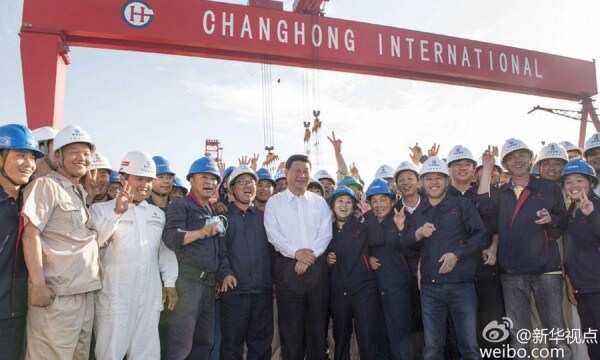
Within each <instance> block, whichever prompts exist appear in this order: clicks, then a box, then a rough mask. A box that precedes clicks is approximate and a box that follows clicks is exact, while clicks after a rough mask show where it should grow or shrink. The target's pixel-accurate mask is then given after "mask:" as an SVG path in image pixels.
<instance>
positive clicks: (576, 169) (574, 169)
mask: <svg viewBox="0 0 600 360" xmlns="http://www.w3.org/2000/svg"><path fill="white" fill-rule="evenodd" d="M572 174H580V175H586V176H588V177H589V178H590V181H591V182H592V184H593V185H594V186H595V185H597V184H598V178H597V177H596V171H595V170H594V168H593V167H592V165H590V163H588V162H587V161H585V160H583V159H582V158H574V159H571V160H569V162H567V164H566V165H565V167H563V171H562V175H561V176H560V182H561V183H564V181H565V178H566V177H567V176H568V175H572Z"/></svg>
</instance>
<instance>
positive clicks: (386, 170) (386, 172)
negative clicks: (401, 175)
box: [375, 165, 394, 179]
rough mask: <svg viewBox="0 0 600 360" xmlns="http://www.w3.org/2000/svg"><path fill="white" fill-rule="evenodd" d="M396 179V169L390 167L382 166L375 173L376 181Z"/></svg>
mask: <svg viewBox="0 0 600 360" xmlns="http://www.w3.org/2000/svg"><path fill="white" fill-rule="evenodd" d="M393 177H394V168H393V167H391V166H389V165H381V166H380V167H379V168H378V169H377V171H375V179H388V178H390V179H391V178H393Z"/></svg>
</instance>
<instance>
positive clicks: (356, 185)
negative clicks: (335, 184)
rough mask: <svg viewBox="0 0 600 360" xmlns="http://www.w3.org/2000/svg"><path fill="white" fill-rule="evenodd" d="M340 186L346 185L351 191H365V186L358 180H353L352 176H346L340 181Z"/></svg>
mask: <svg viewBox="0 0 600 360" xmlns="http://www.w3.org/2000/svg"><path fill="white" fill-rule="evenodd" d="M339 185H340V186H342V185H344V186H347V187H349V188H350V189H354V190H361V191H362V189H363V186H362V184H361V183H360V182H358V180H356V179H355V178H353V177H352V176H350V175H346V176H344V177H343V178H342V180H341V181H340V184H339Z"/></svg>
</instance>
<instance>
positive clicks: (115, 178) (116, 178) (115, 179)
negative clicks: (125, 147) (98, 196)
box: [110, 171, 121, 184]
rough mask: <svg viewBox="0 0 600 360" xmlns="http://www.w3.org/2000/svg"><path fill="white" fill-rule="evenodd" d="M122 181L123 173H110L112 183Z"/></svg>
mask: <svg viewBox="0 0 600 360" xmlns="http://www.w3.org/2000/svg"><path fill="white" fill-rule="evenodd" d="M120 182H121V175H120V174H119V173H118V172H117V171H112V172H111V173H110V183H111V184H116V183H120Z"/></svg>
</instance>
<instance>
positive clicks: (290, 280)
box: [265, 155, 332, 360]
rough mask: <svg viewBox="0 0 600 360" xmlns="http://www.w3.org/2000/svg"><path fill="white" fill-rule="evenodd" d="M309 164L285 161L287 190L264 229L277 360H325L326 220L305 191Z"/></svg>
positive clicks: (269, 211)
mask: <svg viewBox="0 0 600 360" xmlns="http://www.w3.org/2000/svg"><path fill="white" fill-rule="evenodd" d="M310 167H311V164H310V161H309V159H308V157H307V156H306V155H292V156H290V157H289V158H288V159H287V161H286V162H285V177H286V179H287V183H288V188H287V189H286V190H285V191H283V192H280V193H277V194H276V195H273V196H272V197H271V198H270V199H269V201H268V202H267V208H266V210H265V228H266V229H267V235H268V238H269V242H270V243H271V244H273V246H274V247H275V250H277V255H276V257H275V265H274V269H275V271H274V274H275V286H276V290H277V311H278V313H279V333H280V337H281V345H282V355H283V359H284V360H287V359H304V357H305V356H306V358H307V359H325V352H326V344H325V339H326V337H327V336H326V329H327V307H328V304H329V281H328V279H329V277H328V269H327V262H326V256H325V255H324V253H325V250H326V249H327V245H329V242H330V241H331V234H332V225H331V223H332V215H331V210H330V209H329V206H327V202H326V201H325V199H324V198H323V197H321V196H318V195H316V194H313V193H311V192H310V191H307V190H306V188H307V186H308V183H309V181H310Z"/></svg>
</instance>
